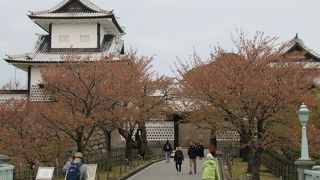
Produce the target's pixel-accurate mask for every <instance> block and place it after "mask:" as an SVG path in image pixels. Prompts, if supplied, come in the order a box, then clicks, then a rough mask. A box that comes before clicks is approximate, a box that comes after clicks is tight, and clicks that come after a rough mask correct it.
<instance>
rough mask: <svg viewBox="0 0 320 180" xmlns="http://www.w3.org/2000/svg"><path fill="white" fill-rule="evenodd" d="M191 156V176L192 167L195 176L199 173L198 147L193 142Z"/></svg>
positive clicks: (189, 153)
mask: <svg viewBox="0 0 320 180" xmlns="http://www.w3.org/2000/svg"><path fill="white" fill-rule="evenodd" d="M188 156H189V166H190V170H189V174H192V166H193V172H194V174H196V173H197V147H196V145H195V144H194V143H193V142H190V147H189V149H188Z"/></svg>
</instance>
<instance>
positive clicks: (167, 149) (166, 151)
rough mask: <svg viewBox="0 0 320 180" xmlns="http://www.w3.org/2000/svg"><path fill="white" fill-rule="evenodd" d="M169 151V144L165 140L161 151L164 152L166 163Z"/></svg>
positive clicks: (168, 158) (170, 148) (168, 159)
mask: <svg viewBox="0 0 320 180" xmlns="http://www.w3.org/2000/svg"><path fill="white" fill-rule="evenodd" d="M171 151H172V147H171V144H170V143H169V140H167V142H166V143H165V144H164V145H163V148H162V152H164V155H165V158H166V162H167V163H168V162H170V154H171Z"/></svg>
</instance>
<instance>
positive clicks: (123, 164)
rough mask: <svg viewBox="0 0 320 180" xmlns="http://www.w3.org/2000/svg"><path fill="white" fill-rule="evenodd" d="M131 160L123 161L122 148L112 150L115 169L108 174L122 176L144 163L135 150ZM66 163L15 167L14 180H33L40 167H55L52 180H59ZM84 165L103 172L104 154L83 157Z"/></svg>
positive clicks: (56, 162) (105, 160)
mask: <svg viewBox="0 0 320 180" xmlns="http://www.w3.org/2000/svg"><path fill="white" fill-rule="evenodd" d="M154 157H156V156H154ZM132 159H133V161H131V162H128V161H125V149H124V148H119V149H113V150H112V152H111V161H110V163H111V165H112V166H117V168H112V170H111V172H110V174H111V175H114V176H116V175H122V174H124V173H126V172H127V170H128V169H130V168H132V167H136V166H139V165H140V164H142V163H144V161H143V160H142V159H141V158H140V157H139V156H138V152H137V150H132ZM146 160H150V156H146ZM66 161H67V159H64V160H59V159H56V160H55V162H52V163H50V164H43V163H37V164H33V165H30V164H24V165H22V164H20V165H18V166H16V168H15V170H14V180H33V179H35V177H36V173H37V170H38V167H40V166H42V167H44V166H47V167H55V171H54V177H53V180H59V178H61V177H64V175H65V172H63V171H62V168H63V166H64V163H65V162H66ZM84 163H86V164H97V165H98V169H99V170H105V167H106V164H107V158H106V154H95V155H94V156H90V157H85V159H84ZM98 179H99V177H98ZM101 179H105V178H101Z"/></svg>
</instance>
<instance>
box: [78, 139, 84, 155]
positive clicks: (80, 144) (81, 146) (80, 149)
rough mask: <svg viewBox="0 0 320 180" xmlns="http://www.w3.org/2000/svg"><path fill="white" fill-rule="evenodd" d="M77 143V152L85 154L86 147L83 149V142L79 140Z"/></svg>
mask: <svg viewBox="0 0 320 180" xmlns="http://www.w3.org/2000/svg"><path fill="white" fill-rule="evenodd" d="M76 142H77V151H78V152H81V153H83V151H84V147H83V145H82V141H81V140H78V141H76Z"/></svg>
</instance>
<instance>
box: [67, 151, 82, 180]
mask: <svg viewBox="0 0 320 180" xmlns="http://www.w3.org/2000/svg"><path fill="white" fill-rule="evenodd" d="M82 158H83V155H82V153H80V152H77V153H75V154H74V156H73V158H72V160H71V161H69V162H67V163H66V164H65V165H64V166H63V171H64V172H67V175H66V180H87V179H88V173H87V166H86V165H85V164H82V163H81V161H82Z"/></svg>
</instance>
